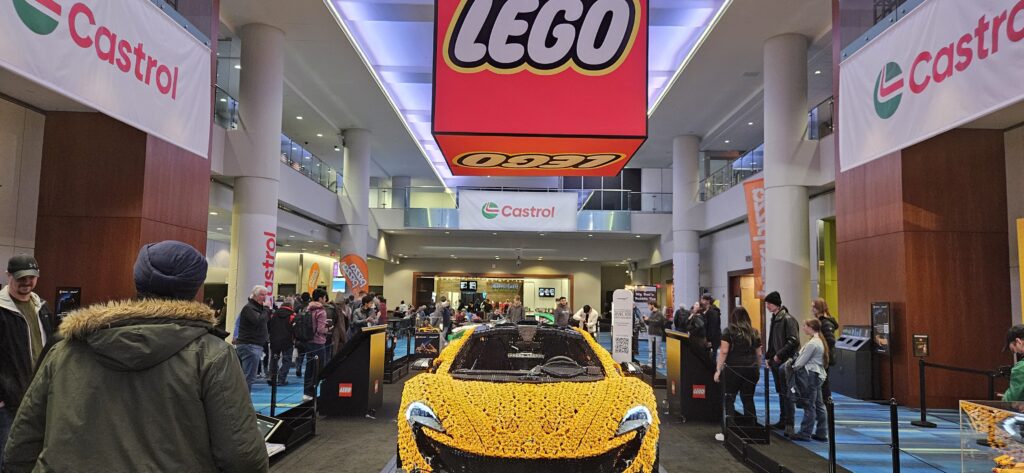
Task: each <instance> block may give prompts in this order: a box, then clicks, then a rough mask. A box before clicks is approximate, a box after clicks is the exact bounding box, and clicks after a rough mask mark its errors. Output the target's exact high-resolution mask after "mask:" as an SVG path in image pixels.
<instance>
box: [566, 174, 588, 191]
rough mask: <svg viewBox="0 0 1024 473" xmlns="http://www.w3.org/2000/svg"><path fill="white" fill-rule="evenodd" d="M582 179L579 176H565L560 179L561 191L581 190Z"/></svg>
mask: <svg viewBox="0 0 1024 473" xmlns="http://www.w3.org/2000/svg"><path fill="white" fill-rule="evenodd" d="M582 188H583V178H582V177H580V176H567V177H563V178H562V189H582Z"/></svg>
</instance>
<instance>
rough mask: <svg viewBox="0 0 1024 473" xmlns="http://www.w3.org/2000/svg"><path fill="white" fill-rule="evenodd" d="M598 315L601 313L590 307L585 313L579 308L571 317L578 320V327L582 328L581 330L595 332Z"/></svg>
mask: <svg viewBox="0 0 1024 473" xmlns="http://www.w3.org/2000/svg"><path fill="white" fill-rule="evenodd" d="M600 317H601V314H599V313H598V312H597V311H596V310H594V309H593V308H591V309H590V312H589V313H586V314H584V313H583V309H582V308H581V309H580V310H577V311H576V313H575V314H573V316H572V319H573V320H575V321H577V322H579V327H580V328H582V329H583V330H586V331H588V332H590V333H597V323H598V319H600Z"/></svg>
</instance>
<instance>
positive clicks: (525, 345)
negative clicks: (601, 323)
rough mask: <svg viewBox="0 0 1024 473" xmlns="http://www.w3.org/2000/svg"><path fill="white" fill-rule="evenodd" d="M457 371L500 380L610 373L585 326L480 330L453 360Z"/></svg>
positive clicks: (587, 377)
mask: <svg viewBox="0 0 1024 473" xmlns="http://www.w3.org/2000/svg"><path fill="white" fill-rule="evenodd" d="M450 373H451V375H452V377H454V378H458V379H473V380H486V381H495V382H503V381H505V382H533V383H544V382H562V381H575V382H586V381H599V380H601V379H604V376H605V373H604V369H603V367H602V366H601V362H600V361H599V360H598V358H597V354H595V353H594V350H592V349H591V348H590V345H589V344H588V343H587V341H586V340H584V338H583V335H581V334H580V333H579V332H576V331H573V330H567V329H558V328H548V327H538V326H528V325H524V326H499V327H491V328H488V329H486V330H478V331H475V332H474V333H473V334H472V335H470V338H469V339H468V340H466V342H465V344H464V345H463V347H462V350H460V351H459V354H458V356H456V357H455V361H454V362H453V363H452V367H451V370H450Z"/></svg>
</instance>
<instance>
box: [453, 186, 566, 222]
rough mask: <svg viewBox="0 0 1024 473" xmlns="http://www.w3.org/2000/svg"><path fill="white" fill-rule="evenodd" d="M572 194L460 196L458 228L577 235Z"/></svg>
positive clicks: (476, 193)
mask: <svg viewBox="0 0 1024 473" xmlns="http://www.w3.org/2000/svg"><path fill="white" fill-rule="evenodd" d="M576 203H577V197H576V193H574V192H484V191H460V192H459V228H462V229H465V230H516V231H530V232H544V231H559V232H574V231H576Z"/></svg>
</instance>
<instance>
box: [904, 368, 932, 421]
mask: <svg viewBox="0 0 1024 473" xmlns="http://www.w3.org/2000/svg"><path fill="white" fill-rule="evenodd" d="M924 372H925V362H924V358H918V359H917V377H918V384H919V387H918V389H920V391H921V420H915V421H912V422H910V423H911V424H912V425H915V426H917V427H925V428H929V429H934V428H935V427H937V425H935V423H934V422H930V421H929V420H928V404H927V403H926V401H927V398H928V396H927V395H926V394H925V380H924Z"/></svg>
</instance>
